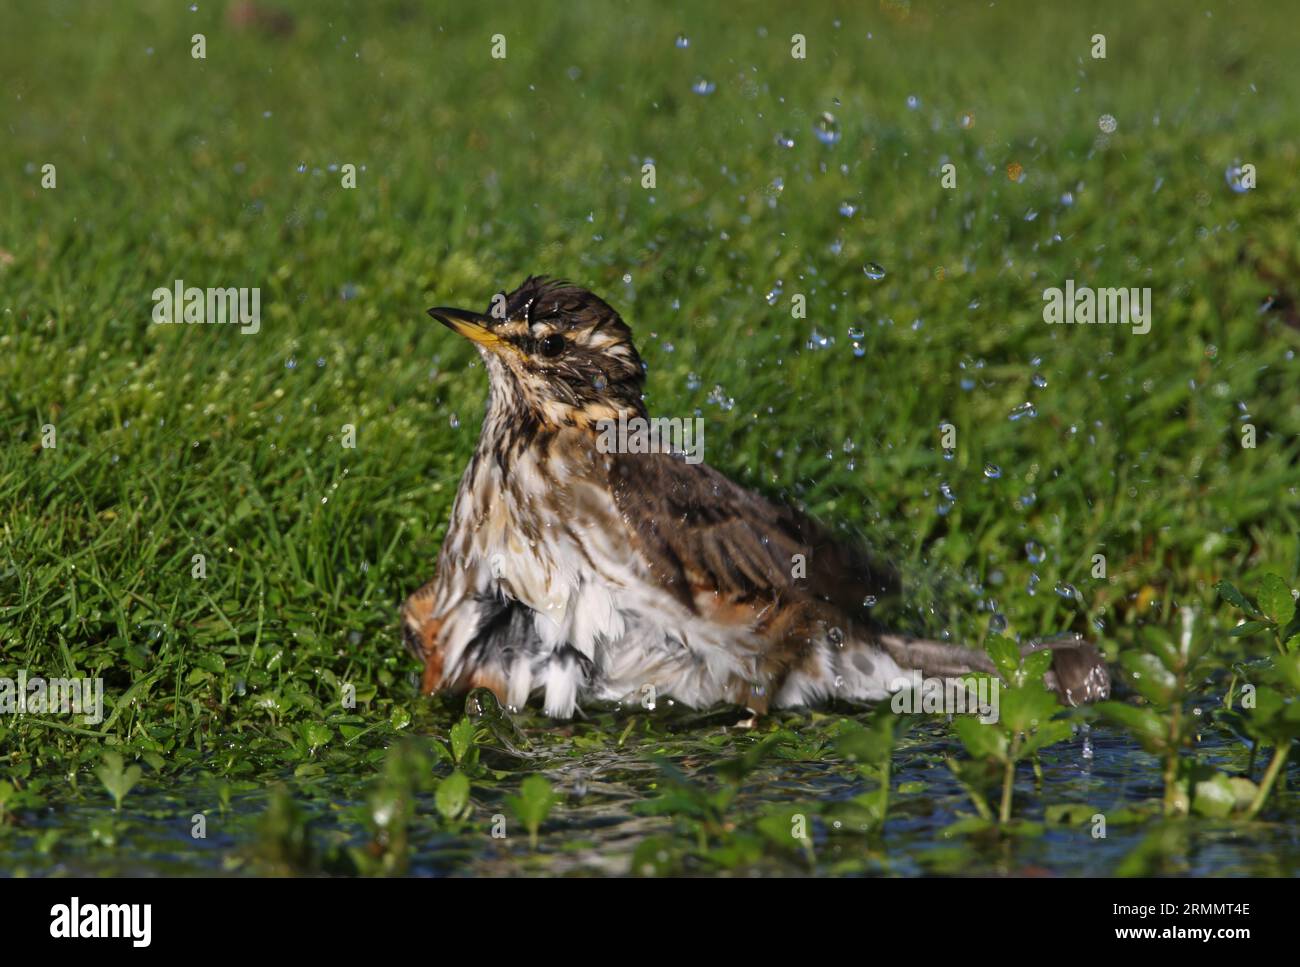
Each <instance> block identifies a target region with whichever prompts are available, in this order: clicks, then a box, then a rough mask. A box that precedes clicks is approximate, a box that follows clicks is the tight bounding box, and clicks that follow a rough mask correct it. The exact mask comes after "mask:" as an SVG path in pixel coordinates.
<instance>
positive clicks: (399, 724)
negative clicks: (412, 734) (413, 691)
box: [388, 705, 411, 731]
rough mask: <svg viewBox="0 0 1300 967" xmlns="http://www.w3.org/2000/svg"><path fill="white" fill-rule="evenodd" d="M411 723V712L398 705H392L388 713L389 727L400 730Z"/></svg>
mask: <svg viewBox="0 0 1300 967" xmlns="http://www.w3.org/2000/svg"><path fill="white" fill-rule="evenodd" d="M410 724H411V713H410V712H408V711H407V710H406V709H404V708H403V707H402V706H400V705H394V706H393V710H392V711H391V712H389V713H388V725H389V727H390V728H393V729H397V730H399V731H400V730H401V729H404V728H406V727H407V726H408V725H410Z"/></svg>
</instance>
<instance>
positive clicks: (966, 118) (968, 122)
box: [957, 111, 975, 131]
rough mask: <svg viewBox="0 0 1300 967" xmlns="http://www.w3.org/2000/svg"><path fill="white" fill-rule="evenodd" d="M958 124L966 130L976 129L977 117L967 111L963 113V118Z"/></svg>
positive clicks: (958, 120) (959, 119)
mask: <svg viewBox="0 0 1300 967" xmlns="http://www.w3.org/2000/svg"><path fill="white" fill-rule="evenodd" d="M957 123H958V124H960V125H961V126H962V128H963V129H964V130H967V131H969V130H970V129H971V128H973V127H975V115H974V114H972V113H971V112H970V111H965V112H963V113H962V116H961V117H960V118H958V119H957Z"/></svg>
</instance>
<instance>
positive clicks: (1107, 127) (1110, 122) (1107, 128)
mask: <svg viewBox="0 0 1300 967" xmlns="http://www.w3.org/2000/svg"><path fill="white" fill-rule="evenodd" d="M1097 127H1099V128H1101V130H1102V132H1103V133H1104V134H1114V133H1115V129H1116V128H1117V127H1119V122H1118V121H1116V120H1115V115H1113V114H1103V115H1102V116H1101V117H1099V118H1098V119H1097Z"/></svg>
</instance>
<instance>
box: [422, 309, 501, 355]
mask: <svg viewBox="0 0 1300 967" xmlns="http://www.w3.org/2000/svg"><path fill="white" fill-rule="evenodd" d="M429 315H431V316H433V318H435V319H437V320H438V321H439V322H441V323H442V324H443V325H444V326H446V327H447V328H448V329H450V330H451V331H452V332H454V333H457V334H458V335H461V336H464V337H465V338H466V339H470V340H472V341H474V342H476V343H478V344H479V345H481V346H492V347H496V346H499V345H500V344H501V337H499V336H497V335H496V334H495V333H494V332H492V330H491V328H489V320H488V317H487V316H485V315H483V314H481V313H478V312H470V311H469V310H468V309H448V308H445V307H443V306H435V307H434V308H432V309H430V310H429Z"/></svg>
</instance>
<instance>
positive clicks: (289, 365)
mask: <svg viewBox="0 0 1300 967" xmlns="http://www.w3.org/2000/svg"><path fill="white" fill-rule="evenodd" d="M284 368H285V369H297V368H298V360H296V359H294V358H293V357H292V356H290V357H289V358H288V359H286V360H285V361H284Z"/></svg>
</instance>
